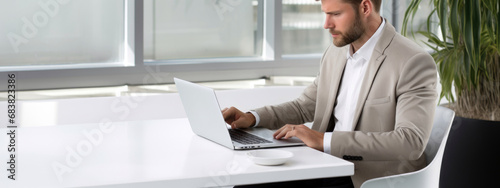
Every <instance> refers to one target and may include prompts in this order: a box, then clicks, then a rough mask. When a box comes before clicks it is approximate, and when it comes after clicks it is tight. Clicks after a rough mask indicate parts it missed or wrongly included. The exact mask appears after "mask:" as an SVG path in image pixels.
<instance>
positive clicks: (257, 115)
mask: <svg viewBox="0 0 500 188" xmlns="http://www.w3.org/2000/svg"><path fill="white" fill-rule="evenodd" d="M249 112H250V113H252V115H253V116H254V117H255V125H253V126H254V127H255V126H257V125H259V122H260V117H259V114H257V112H256V111H253V110H251V111H249Z"/></svg>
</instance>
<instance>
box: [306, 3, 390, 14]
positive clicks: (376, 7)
mask: <svg viewBox="0 0 500 188" xmlns="http://www.w3.org/2000/svg"><path fill="white" fill-rule="evenodd" d="M316 1H320V0H316ZM343 1H344V3H350V4H351V5H352V7H353V8H354V9H355V10H356V11H357V10H358V8H359V4H361V1H363V0H343ZM370 1H371V2H372V3H373V6H374V8H375V12H377V13H379V12H380V6H381V4H382V0H370Z"/></svg>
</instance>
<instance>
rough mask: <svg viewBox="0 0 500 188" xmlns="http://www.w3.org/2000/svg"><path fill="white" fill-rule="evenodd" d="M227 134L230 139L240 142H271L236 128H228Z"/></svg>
mask: <svg viewBox="0 0 500 188" xmlns="http://www.w3.org/2000/svg"><path fill="white" fill-rule="evenodd" d="M229 134H230V135H231V139H232V140H233V141H235V142H238V143H240V144H264V143H273V142H271V141H269V140H266V139H264V138H261V137H258V136H255V135H253V134H250V133H247V132H245V131H242V130H238V129H229Z"/></svg>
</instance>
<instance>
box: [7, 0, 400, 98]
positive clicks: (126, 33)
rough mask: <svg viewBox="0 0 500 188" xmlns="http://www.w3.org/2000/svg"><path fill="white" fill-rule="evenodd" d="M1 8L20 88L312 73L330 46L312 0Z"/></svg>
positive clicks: (79, 1)
mask: <svg viewBox="0 0 500 188" xmlns="http://www.w3.org/2000/svg"><path fill="white" fill-rule="evenodd" d="M383 2H384V4H383V7H382V10H383V11H382V15H383V16H384V17H386V18H388V21H389V22H391V23H397V20H396V19H392V18H400V17H402V16H401V14H399V12H398V11H400V10H402V9H403V7H399V8H398V7H396V8H395V6H394V5H395V4H397V1H383ZM2 3H3V4H2V6H0V21H1V24H2V26H1V27H0V78H3V77H6V76H7V74H9V73H10V72H12V71H17V73H18V76H16V78H18V81H17V83H19V85H17V86H16V87H18V88H17V89H18V90H34V89H53V88H69V87H96V86H117V85H141V84H162V83H172V82H173V80H172V78H173V77H174V76H176V77H181V78H183V79H186V80H190V81H214V80H237V79H255V78H262V77H269V76H315V75H316V74H317V71H318V68H319V61H320V58H321V54H322V52H323V51H324V50H325V49H326V47H327V46H328V45H330V44H331V40H332V39H331V37H330V35H329V34H328V31H327V30H325V29H323V20H324V15H323V13H322V12H321V6H320V2H318V1H314V0H210V1H195V0H144V1H141V0H23V1H3V2H2ZM402 4H403V3H402ZM391 10H398V11H391ZM388 15H389V16H388ZM398 15H399V16H398ZM391 19H392V20H391ZM393 20H394V21H393ZM0 80H1V79H0ZM1 84H2V83H0V91H5V90H6V88H4V87H2V86H1Z"/></svg>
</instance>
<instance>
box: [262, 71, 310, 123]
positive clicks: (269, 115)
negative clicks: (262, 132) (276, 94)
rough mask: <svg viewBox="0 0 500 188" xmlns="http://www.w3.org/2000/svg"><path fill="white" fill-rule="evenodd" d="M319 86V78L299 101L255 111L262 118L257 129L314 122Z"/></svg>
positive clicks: (303, 93)
mask: <svg viewBox="0 0 500 188" xmlns="http://www.w3.org/2000/svg"><path fill="white" fill-rule="evenodd" d="M317 84H318V78H316V79H315V80H314V82H313V83H312V84H310V85H309V86H307V87H306V89H305V90H304V92H302V94H301V95H300V96H299V97H298V98H297V99H294V100H292V101H289V102H285V103H282V104H279V105H271V106H264V107H261V108H258V109H255V112H257V114H259V117H260V122H259V125H257V127H266V128H269V129H278V128H280V127H282V126H283V125H285V124H302V123H305V122H312V121H313V118H314V110H315V107H316V91H317V87H318V85H317Z"/></svg>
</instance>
